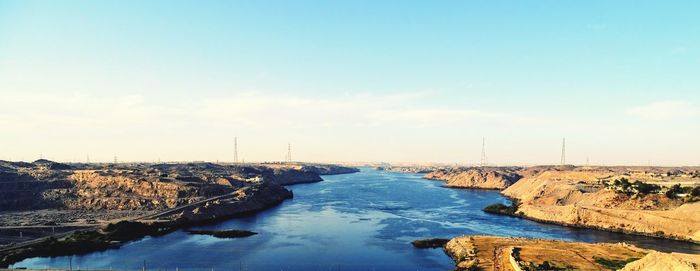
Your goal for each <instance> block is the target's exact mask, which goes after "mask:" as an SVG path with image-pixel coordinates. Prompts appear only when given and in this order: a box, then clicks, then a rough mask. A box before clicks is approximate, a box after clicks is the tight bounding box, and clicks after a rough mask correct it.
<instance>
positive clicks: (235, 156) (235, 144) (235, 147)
mask: <svg viewBox="0 0 700 271" xmlns="http://www.w3.org/2000/svg"><path fill="white" fill-rule="evenodd" d="M233 162H234V163H236V164H238V137H234V138H233Z"/></svg>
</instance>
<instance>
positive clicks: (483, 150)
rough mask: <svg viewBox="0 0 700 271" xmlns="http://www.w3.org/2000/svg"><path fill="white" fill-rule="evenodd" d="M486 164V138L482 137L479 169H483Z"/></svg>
mask: <svg viewBox="0 0 700 271" xmlns="http://www.w3.org/2000/svg"><path fill="white" fill-rule="evenodd" d="M486 164H488V161H487V159H486V138H485V137H482V138H481V163H480V165H481V167H485V166H486Z"/></svg>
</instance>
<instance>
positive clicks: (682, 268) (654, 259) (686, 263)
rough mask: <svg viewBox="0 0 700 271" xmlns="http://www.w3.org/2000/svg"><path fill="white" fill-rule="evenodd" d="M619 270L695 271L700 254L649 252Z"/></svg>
mask: <svg viewBox="0 0 700 271" xmlns="http://www.w3.org/2000/svg"><path fill="white" fill-rule="evenodd" d="M620 270H621V271H667V270H674V271H697V270H700V255H689V254H679V253H662V252H656V251H654V252H651V253H649V254H647V255H646V256H644V257H643V258H641V259H640V260H638V261H634V262H631V263H628V264H627V265H625V267H624V268H622V269H620Z"/></svg>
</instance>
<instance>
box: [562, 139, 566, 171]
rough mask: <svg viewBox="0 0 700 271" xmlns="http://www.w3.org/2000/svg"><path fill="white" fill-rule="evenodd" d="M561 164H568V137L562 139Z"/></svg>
mask: <svg viewBox="0 0 700 271" xmlns="http://www.w3.org/2000/svg"><path fill="white" fill-rule="evenodd" d="M561 165H562V166H563V165H566V137H565V138H562V140H561Z"/></svg>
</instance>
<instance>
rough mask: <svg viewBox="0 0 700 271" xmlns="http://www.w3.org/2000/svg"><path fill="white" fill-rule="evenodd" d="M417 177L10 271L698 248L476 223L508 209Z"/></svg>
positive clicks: (298, 194)
mask: <svg viewBox="0 0 700 271" xmlns="http://www.w3.org/2000/svg"><path fill="white" fill-rule="evenodd" d="M421 176H422V175H419V174H403V173H393V172H384V171H376V170H372V169H363V170H362V172H360V173H355V174H348V175H336V176H325V177H324V180H325V181H324V182H320V183H313V184H299V185H294V186H290V188H291V189H292V190H293V191H294V199H293V200H288V201H286V202H284V203H283V204H281V205H279V206H277V207H275V208H272V209H269V210H266V211H264V212H261V213H258V214H257V215H253V216H250V217H245V218H236V219H232V220H228V221H224V222H220V223H217V224H212V225H207V226H201V227H197V228H201V229H245V230H251V231H255V232H258V233H259V234H258V235H254V236H251V237H248V238H241V239H219V238H215V237H211V236H207V235H191V234H187V233H185V232H182V231H177V232H174V233H171V234H168V235H165V236H161V237H155V238H151V237H147V238H145V239H143V240H140V241H135V242H131V243H128V244H126V245H124V246H123V247H121V248H119V249H114V250H108V251H103V252H95V253H91V254H87V255H80V256H72V257H56V258H32V259H27V260H25V261H22V262H20V263H17V264H15V265H14V266H15V267H32V268H68V266H69V264H70V262H72V266H73V268H78V267H79V268H82V269H85V268H90V269H110V268H111V269H121V270H125V269H132V270H137V269H139V270H140V269H141V268H142V266H143V264H144V261H145V265H146V268H147V269H149V270H156V269H161V270H165V269H171V270H174V269H175V268H179V269H180V270H195V269H197V270H212V268H213V269H214V270H443V271H444V270H450V269H451V268H452V267H453V266H454V263H453V262H452V260H451V259H450V258H449V257H447V256H446V255H445V254H444V253H443V252H442V250H440V249H427V250H422V249H414V248H413V247H412V246H411V244H410V241H411V240H414V239H419V238H428V237H444V238H447V237H454V236H459V235H471V234H481V235H499V236H522V237H536V238H549V239H562V240H571V241H584V242H628V243H634V244H637V245H639V246H643V247H652V248H656V249H661V250H666V251H685V252H692V253H700V246H699V245H694V244H688V243H683V242H675V241H667V240H661V239H655V238H647V237H639V236H630V235H623V234H617V233H608V232H603V231H596V230H582V229H572V228H566V227H560V226H556V225H547V224H541V223H537V222H532V221H528V220H523V219H518V218H510V217H503V216H496V215H490V214H486V213H484V212H482V211H481V209H482V208H483V207H484V206H486V205H489V204H492V203H496V202H503V203H507V202H508V200H507V199H505V198H503V197H502V196H500V195H499V194H498V192H497V191H485V190H458V189H447V188H442V187H440V185H441V184H442V183H441V182H435V181H426V180H422V179H421Z"/></svg>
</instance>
